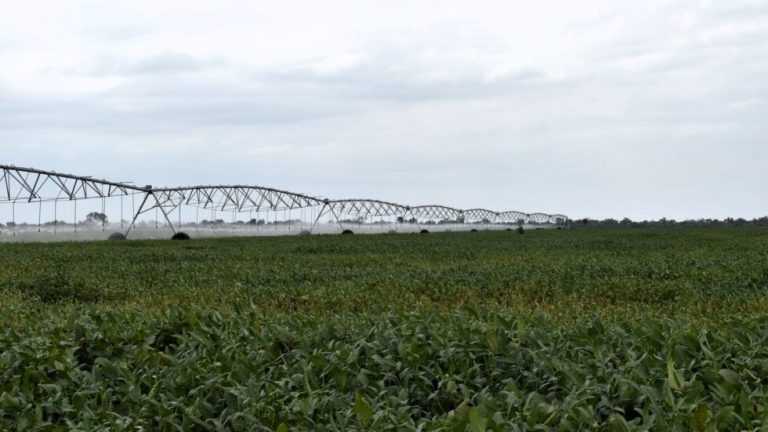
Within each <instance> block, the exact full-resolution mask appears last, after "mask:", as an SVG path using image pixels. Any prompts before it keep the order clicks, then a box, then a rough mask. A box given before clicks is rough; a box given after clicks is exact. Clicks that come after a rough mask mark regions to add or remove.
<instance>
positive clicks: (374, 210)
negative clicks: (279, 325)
mask: <svg viewBox="0 0 768 432" xmlns="http://www.w3.org/2000/svg"><path fill="white" fill-rule="evenodd" d="M84 200H88V203H89V204H88V205H90V207H88V205H86V206H83V205H82V204H81V207H80V212H81V213H78V207H77V203H78V202H79V201H84ZM117 200H119V209H120V210H119V211H120V222H119V224H120V225H119V230H120V231H121V232H122V233H124V235H125V236H126V237H127V236H128V234H130V233H131V231H132V230H134V229H136V228H137V226H138V227H145V228H146V227H147V226H150V227H151V225H152V224H151V222H150V223H147V222H146V221H141V219H140V218H142V217H145V218H146V217H147V216H146V215H147V214H148V213H150V212H154V216H155V217H154V228H155V229H159V224H160V222H159V221H162V224H163V226H164V227H168V228H170V230H171V231H173V233H177V232H178V231H180V230H181V229H182V228H183V227H194V229H196V230H197V229H199V228H200V227H201V226H203V228H205V226H213V225H232V226H234V225H241V226H243V227H246V228H247V229H248V232H252V233H259V232H260V228H261V229H263V228H264V227H272V228H273V229H275V230H277V229H278V228H277V227H278V226H280V227H281V229H282V230H290V229H292V227H295V226H296V225H298V226H299V227H300V228H301V232H304V233H306V232H312V231H313V230H318V229H319V228H321V227H324V229H325V230H326V232H332V231H333V230H336V232H338V230H339V229H341V230H345V229H347V228H350V227H351V226H356V227H360V229H363V230H364V229H365V228H366V227H368V228H369V229H371V230H373V227H378V228H379V230H381V229H385V228H392V227H400V228H403V230H405V231H407V229H405V228H407V227H410V228H411V229H418V230H423V229H424V225H430V226H433V227H435V228H433V229H438V227H449V228H450V229H457V230H459V229H463V230H469V229H473V227H475V226H478V225H482V226H483V227H484V228H489V229H490V228H497V229H498V228H500V227H507V226H509V225H515V226H523V225H528V226H536V227H560V226H564V225H566V224H567V221H568V218H567V217H566V216H565V215H560V214H554V215H551V214H544V213H523V212H519V211H503V212H496V211H492V210H486V209H468V210H461V209H456V208H452V207H446V206H441V205H420V206H407V205H402V204H397V203H392V202H386V201H379V200H374V199H340V200H337V199H326V198H320V197H315V196H309V195H305V194H301V193H295V192H289V191H284V190H280V189H274V188H268V187H262V186H249V185H215V186H186V187H153V186H151V185H147V186H137V185H134V184H132V183H126V182H114V181H108V180H102V179H95V178H93V177H88V176H77V175H72V174H62V173H58V172H55V171H43V170H38V169H34V168H21V167H17V166H13V165H0V204H9V205H10V207H11V208H10V213H11V214H10V216H11V219H10V221H9V223H8V224H7V226H6V231H7V230H8V228H13V229H18V227H19V226H20V225H19V224H17V223H16V218H17V211H18V210H17V208H16V206H17V204H18V205H21V204H24V205H26V207H27V209H26V212H27V213H26V215H27V216H29V215H30V207H31V208H32V214H34V213H36V216H37V225H34V224H32V225H29V224H26V223H25V224H23V226H26V227H32V228H36V229H37V231H38V232H41V229H42V228H41V227H45V229H46V230H47V231H50V229H51V227H52V230H53V233H56V232H57V230H58V231H61V230H62V228H63V227H70V226H71V227H73V228H74V232H75V233H76V232H77V230H78V224H80V229H81V230H82V229H83V228H85V226H84V222H82V221H79V220H78V219H79V218H80V216H82V213H83V211H92V210H94V209H93V204H94V203H95V202H99V201H100V204H101V206H100V209H96V210H100V211H96V212H91V213H89V215H93V214H97V215H102V216H101V218H100V223H101V226H102V230H103V229H105V223H106V219H107V218H106V213H107V209H108V208H109V209H110V212H116V211H117V210H116V201H117ZM108 203H109V205H108ZM61 207H70V208H72V209H73V213H69V209H67V210H64V209H62V208H61ZM84 207H85V208H84ZM185 207H191V208H193V211H194V214H195V221H194V223H191V222H185V221H183V219H182V211H183V208H185ZM201 211H202V212H204V213H205V212H210V215H211V220H210V221H208V220H203V222H202V223H201V222H200V212H201ZM270 212H271V215H272V218H273V220H270ZM43 213H47V214H48V215H52V216H53V221H52V222H50V221H48V222H46V223H45V224H43V216H42V215H43ZM126 213H127V216H128V217H127V218H125V217H124V216H126ZM219 213H225V214H231V220H232V222H231V224H227V223H225V222H224V220H223V219H217V216H218V215H219ZM244 213H245V214H248V215H249V216H250V219H249V222H247V223H245V222H242V221H236V217H237V216H239V215H242V214H244ZM265 213H266V217H264V215H265ZM281 213H282V219H280V217H281ZM61 214H68V215H70V216H72V219H73V220H72V223H71V224H70V223H68V222H66V221H65V220H61V221H60V220H59V216H60V215H61ZM254 214H255V216H256V217H254ZM47 217H48V216H46V218H47ZM188 217H189V215H188ZM46 220H47V219H46ZM324 221H325V222H324ZM89 222H91V225H88V224H87V223H86V224H85V225H87V226H90V227H91V228H93V220H89ZM112 225H114V224H110V226H112ZM331 227H335V228H332V230H331V231H328V230H329V229H331ZM305 228H306V229H305ZM446 229H447V228H446ZM320 231H322V229H321V230H320Z"/></svg>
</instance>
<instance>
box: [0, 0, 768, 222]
mask: <svg viewBox="0 0 768 432" xmlns="http://www.w3.org/2000/svg"><path fill="white" fill-rule="evenodd" d="M497 6H498V7H501V6H503V5H501V4H499V5H497ZM561 6H562V7H564V8H565V7H567V6H568V5H567V4H565V3H563V4H562V5H561ZM328 7H329V8H333V7H336V6H333V5H329V6H328ZM401 7H405V10H406V11H409V12H410V9H409V8H414V10H413V13H421V12H418V11H416V10H415V8H416V6H402V5H401ZM454 7H456V8H458V6H455V5H454ZM532 7H533V6H532ZM596 8H597V6H596ZM448 9H450V8H448ZM623 9H627V10H623ZM577 12H578V11H577ZM184 13H187V14H190V17H182V18H184V19H179V20H175V19H172V18H174V17H171V16H169V17H167V18H168V23H167V25H166V24H163V25H162V26H161V25H159V24H157V23H158V22H161V21H163V20H159V19H158V21H151V20H150V21H147V20H146V19H145V18H140V17H138V15H137V16H131V15H121V16H120V17H119V18H114V17H113V15H116V14H115V13H114V11H112V10H111V9H110V8H109V7H106V6H105V7H104V8H103V9H100V10H98V11H97V12H95V15H93V16H90V17H89V18H90V19H85V20H84V21H85V24H83V25H82V27H81V29H80V30H79V31H78V30H77V29H75V30H73V31H72V32H73V34H69V33H66V35H67V38H71V39H73V40H74V42H73V41H72V40H70V39H67V41H66V42H62V43H61V44H60V45H59V42H57V40H56V37H55V36H56V34H54V33H52V35H50V36H49V37H45V34H43V35H42V36H41V37H43V39H44V41H43V42H39V44H38V45H35V44H32V45H23V44H22V45H18V43H19V42H18V41H19V40H21V39H23V36H27V35H30V34H32V33H34V32H37V31H39V32H44V30H45V28H42V27H38V26H40V25H39V24H35V25H34V26H32V27H26V28H25V27H24V26H23V25H19V26H17V30H16V31H15V33H14V34H13V35H12V36H11V37H8V38H3V37H2V35H1V34H0V50H2V51H0V154H1V155H2V159H3V160H4V161H5V162H6V163H15V164H17V165H34V166H37V167H41V168H50V169H56V170H60V171H73V172H81V173H83V174H92V175H96V176H99V177H115V178H116V179H118V180H125V179H128V180H135V181H137V182H145V183H156V184H184V183H221V182H225V183H229V182H237V183H258V184H264V185H272V186H278V187H282V188H286V189H293V190H297V191H302V192H306V193H311V194H315V195H326V196H333V197H349V196H370V197H376V198H381V199H388V200H393V201H401V202H410V203H419V202H424V201H432V202H437V203H444V204H447V205H455V206H459V207H492V208H499V209H506V208H518V209H521V210H525V211H547V212H564V213H568V214H570V215H572V216H574V217H584V216H591V217H617V218H620V217H624V216H629V217H633V218H640V219H642V218H658V217H663V216H666V217H675V218H686V217H726V216H744V217H756V216H760V215H762V214H765V213H766V212H768V210H766V208H765V204H764V199H762V202H761V201H760V199H761V197H762V198H764V193H763V192H762V190H761V187H760V185H761V184H765V182H766V180H768V170H765V169H764V167H763V165H764V164H765V161H766V160H768V150H767V149H766V146H765V145H764V140H765V136H766V134H767V133H768V125H766V123H765V121H764V119H765V118H767V117H768V103H767V101H766V96H765V95H768V82H767V81H766V80H765V78H764V77H765V76H766V72H768V42H765V41H766V40H768V11H767V10H766V7H765V4H764V3H760V2H743V3H738V4H737V3H731V2H728V3H708V4H707V5H705V6H702V7H701V8H693V7H691V6H690V4H689V3H688V2H682V1H675V2H666V5H663V6H656V5H655V3H647V4H646V3H643V4H638V3H626V4H622V5H620V6H613V5H610V6H604V7H603V6H601V8H600V12H599V13H595V14H588V15H585V16H582V17H580V18H579V19H578V20H577V21H578V22H575V23H574V21H573V20H571V19H570V17H567V16H565V15H566V14H565V13H563V16H558V13H559V12H557V11H553V12H552V17H551V22H549V24H550V27H551V29H550V28H549V27H547V28H544V29H542V28H541V27H542V26H541V25H537V26H531V27H530V28H528V27H525V25H526V24H527V23H526V22H525V20H523V19H520V20H518V21H515V22H514V23H510V24H509V25H507V26H503V25H501V24H495V21H494V16H493V15H498V14H501V13H502V12H501V11H498V12H495V13H490V12H483V11H480V12H478V11H477V10H476V9H471V8H469V9H466V10H464V11H463V15H462V14H460V13H456V14H450V13H449V12H445V11H437V12H436V13H435V14H424V15H419V17H420V18H419V20H416V21H412V22H411V23H410V24H399V23H398V24H394V23H391V22H388V21H385V19H386V18H385V17H386V16H387V13H389V12H387V11H383V12H382V13H381V17H379V16H374V17H367V18H362V17H361V18H360V20H362V21H360V22H352V23H334V24H331V23H328V24H327V25H326V26H319V27H311V26H312V25H313V23H314V22H315V21H312V20H308V21H306V22H305V21H302V17H301V16H296V17H294V18H292V19H291V21H285V22H283V21H280V24H281V25H284V26H285V28H283V27H282V26H275V27H270V21H269V19H268V18H269V11H265V12H264V13H263V14H260V15H258V18H259V19H261V21H259V22H260V26H250V27H249V26H244V25H242V24H241V20H242V18H241V17H239V16H234V15H233V16H229V15H226V14H224V15H222V16H218V15H217V16H213V17H211V18H210V20H211V22H212V23H213V24H210V25H209V26H208V27H205V23H206V22H208V21H207V20H208V18H207V17H206V16H192V15H191V14H194V11H191V12H184ZM336 13H338V14H342V15H343V13H344V11H343V9H338V10H336ZM521 13H526V11H522V12H521ZM441 14H445V15H446V16H442V15H441ZM477 14H479V16H478V17H476V16H474V15H477ZM330 15H331V16H333V15H334V14H330ZM394 16H395V17H397V18H403V19H404V18H405V17H406V16H405V15H402V14H401V15H397V14H396V15H394ZM435 16H437V18H436V17H435ZM186 18H189V21H190V22H194V26H193V25H190V24H187V23H186ZM193 18H194V19H193ZM251 18H253V20H256V18H257V17H256V15H254V16H252V17H251ZM513 18H514V17H513ZM323 19H326V20H330V19H332V18H329V17H325V18H323ZM294 20H295V21H296V23H294ZM486 21H487V25H485V24H486ZM95 22H100V23H101V24H94V23H95ZM409 22H410V21H409ZM222 23H230V24H231V25H222ZM421 23H423V24H421ZM111 24H114V29H112V26H111ZM502 24H503V23H502ZM539 24H541V23H539ZM51 26H52V27H55V26H54V25H53V24H52V25H51ZM198 26H202V28H198ZM334 26H336V27H342V29H341V30H340V29H338V28H336V27H334ZM345 26H349V28H347V27H345ZM306 27H309V28H306ZM46 28H47V27H46ZM206 31H208V32H213V31H215V32H216V34H217V36H218V37H219V38H220V40H211V39H210V38H204V37H201V36H200V35H201V34H204V33H205V32H206ZM261 31H263V32H265V34H267V35H271V38H265V36H264V35H263V34H261V33H258V34H257V33H251V32H261ZM336 31H338V33H335V32H336ZM102 33H103V35H104V38H99V37H97V36H98V35H99V34H102ZM286 35H294V37H295V38H296V39H295V40H294V39H291V40H287V39H286V38H287V37H288V36H286ZM4 39H5V40H13V41H15V42H13V43H10V44H7V45H6V48H5V49H4V50H3V48H2V44H3V42H2V41H3V40H4ZM65 39H66V38H65ZM59 51H61V53H59ZM105 53H106V54H105ZM72 59H75V60H72Z"/></svg>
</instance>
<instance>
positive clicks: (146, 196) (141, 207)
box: [125, 192, 150, 238]
mask: <svg viewBox="0 0 768 432" xmlns="http://www.w3.org/2000/svg"><path fill="white" fill-rule="evenodd" d="M149 194H150V193H149V192H146V193H145V194H144V199H143V200H142V201H141V205H139V211H138V212H134V214H133V220H131V224H130V225H128V230H126V231H125V237H126V238H128V234H130V233H131V230H132V229H133V226H134V224H136V219H138V218H139V215H140V214H141V210H142V209H143V208H144V204H146V202H147V199H148V198H149Z"/></svg>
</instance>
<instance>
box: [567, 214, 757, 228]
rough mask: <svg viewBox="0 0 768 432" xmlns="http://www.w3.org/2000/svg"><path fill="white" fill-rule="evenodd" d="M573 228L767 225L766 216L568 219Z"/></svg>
mask: <svg viewBox="0 0 768 432" xmlns="http://www.w3.org/2000/svg"><path fill="white" fill-rule="evenodd" d="M569 222H570V224H571V226H572V227H574V228H578V227H606V228H608V227H664V226H681V227H743V226H752V227H768V216H763V217H761V218H756V219H751V220H749V219H743V218H737V219H734V218H726V219H722V220H721V219H687V220H681V221H677V220H674V219H666V218H661V219H659V220H650V221H648V220H644V221H633V220H631V219H629V218H624V219H622V220H617V219H602V220H599V219H589V218H584V219H575V220H570V221H569Z"/></svg>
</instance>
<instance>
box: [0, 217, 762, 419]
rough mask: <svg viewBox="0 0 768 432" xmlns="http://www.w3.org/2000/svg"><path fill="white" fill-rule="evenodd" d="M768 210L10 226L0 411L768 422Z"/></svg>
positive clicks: (2, 273) (17, 414)
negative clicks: (232, 231) (208, 227)
mask: <svg viewBox="0 0 768 432" xmlns="http://www.w3.org/2000/svg"><path fill="white" fill-rule="evenodd" d="M767 293H768V230H766V229H764V228H763V229H761V228H718V229H715V228H681V227H674V228H632V229H630V228H626V229H618V228H617V229H578V230H528V231H525V232H524V233H522V234H520V233H518V232H517V231H487V232H485V231H480V232H445V233H433V234H428V235H421V234H398V235H387V234H382V235H366V236H354V235H353V236H337V235H335V236H331V235H314V236H289V237H258V238H221V239H205V240H191V241H180V242H172V241H123V242H90V243H48V244H33V243H28V244H0V294H1V295H0V430H25V431H26V430H45V431H58V430H62V431H64V430H83V431H90V430H146V431H150V430H151V431H154V430H160V431H166V430H167V431H178V430H199V431H208V430H211V431H219V430H223V431H230V430H257V431H258V430H261V431H304V430H318V431H322V430H328V431H331V430H339V431H354V430H361V431H362V430H430V431H431V430H436V431H528V430H608V431H613V430H615V431H634V430H694V431H714V430H765V427H766V426H764V425H768V402H766V390H768V296H767V295H766V294H767Z"/></svg>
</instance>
